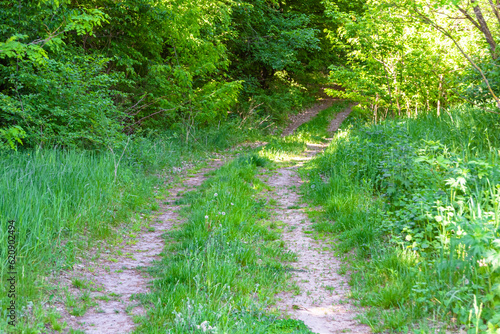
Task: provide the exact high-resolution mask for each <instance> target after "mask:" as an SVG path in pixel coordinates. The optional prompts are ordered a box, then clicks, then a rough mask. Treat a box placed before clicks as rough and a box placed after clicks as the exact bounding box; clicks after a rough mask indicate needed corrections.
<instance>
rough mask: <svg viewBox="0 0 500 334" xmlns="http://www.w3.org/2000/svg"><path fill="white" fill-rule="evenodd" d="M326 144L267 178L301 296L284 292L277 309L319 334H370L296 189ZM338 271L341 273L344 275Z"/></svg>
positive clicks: (342, 116) (345, 276)
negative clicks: (314, 235)
mask: <svg viewBox="0 0 500 334" xmlns="http://www.w3.org/2000/svg"><path fill="white" fill-rule="evenodd" d="M350 111H351V108H350V107H349V108H347V109H346V110H345V111H343V112H342V113H339V114H338V116H337V118H336V119H335V120H334V121H332V123H331V124H330V128H329V129H331V130H330V131H336V130H337V129H338V127H339V126H340V124H341V122H342V121H343V120H344V119H345V118H346V117H347V115H348V114H349V113H350ZM325 147H326V145H308V150H307V151H306V152H305V154H304V156H303V157H302V158H301V159H297V160H298V161H300V162H298V164H297V165H296V166H292V167H285V168H281V169H278V170H276V171H275V172H274V173H273V174H272V176H270V177H269V179H268V180H267V184H269V185H270V186H272V187H273V188H274V193H273V195H272V196H273V197H274V198H275V199H276V200H277V202H278V209H277V210H276V216H275V219H276V220H281V221H283V222H286V223H287V225H288V229H287V230H286V231H285V232H284V233H283V239H284V240H285V241H286V244H287V247H288V248H289V249H290V250H291V251H293V252H294V253H296V254H297V256H298V259H297V262H294V263H290V265H291V266H293V271H292V272H293V279H294V281H295V283H296V284H297V286H298V287H299V288H300V293H298V294H292V293H283V294H281V295H279V296H277V297H278V299H280V301H279V303H278V305H277V306H278V308H279V309H280V310H282V311H283V312H285V313H288V314H289V315H290V316H291V317H292V318H295V319H299V320H302V321H304V323H305V324H306V325H307V326H309V327H310V328H311V330H312V331H313V332H315V333H321V334H323V333H371V331H370V328H369V327H368V326H365V325H361V324H359V323H358V322H357V321H356V320H355V319H354V318H355V316H356V315H357V314H358V312H357V309H356V308H355V307H354V306H353V305H351V304H350V303H349V302H348V300H347V295H348V293H349V287H348V283H347V282H348V281H349V276H348V273H347V271H346V270H345V269H342V260H341V259H339V258H337V257H336V256H335V255H334V254H333V253H332V252H331V250H330V249H331V247H330V246H328V245H326V244H324V243H323V242H322V241H316V240H314V239H313V238H311V237H310V236H311V233H312V229H311V225H312V223H311V222H310V220H309V218H308V216H307V214H306V212H305V211H304V208H301V207H299V204H300V203H301V200H300V195H299V194H298V193H297V187H298V186H299V185H300V184H302V180H301V179H300V177H299V175H298V174H297V169H298V168H299V167H300V165H301V164H302V163H303V161H305V160H309V159H311V158H312V157H313V156H314V155H315V154H317V153H318V152H321V151H322V150H323V149H324V148H325ZM339 272H342V273H343V275H341V274H340V273H339Z"/></svg>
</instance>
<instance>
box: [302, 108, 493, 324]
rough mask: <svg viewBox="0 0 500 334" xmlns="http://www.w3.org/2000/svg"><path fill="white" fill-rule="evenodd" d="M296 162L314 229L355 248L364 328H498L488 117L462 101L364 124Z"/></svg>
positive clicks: (353, 123)
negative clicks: (315, 213) (312, 206)
mask: <svg viewBox="0 0 500 334" xmlns="http://www.w3.org/2000/svg"><path fill="white" fill-rule="evenodd" d="M359 116H360V115H359V114H358V115H356V114H355V115H353V116H352V117H351V118H350V119H348V121H347V122H346V123H345V124H344V125H343V129H342V131H340V132H339V133H338V134H337V135H336V137H335V138H334V140H333V142H332V143H331V145H330V147H329V148H328V149H327V151H326V152H325V154H324V155H322V156H321V157H318V158H317V159H316V160H315V161H313V162H312V163H311V165H309V166H307V168H306V170H307V172H308V173H309V175H310V176H309V179H310V186H308V187H304V191H305V192H306V193H307V195H308V197H309V198H310V199H311V200H312V201H314V203H316V204H321V205H323V207H324V209H325V217H324V219H323V220H322V221H320V222H318V223H317V224H316V226H315V227H316V230H317V231H318V232H320V233H322V234H330V235H332V236H335V237H336V238H337V239H338V240H339V249H340V250H343V251H345V252H347V251H349V250H351V249H353V248H354V249H356V250H357V255H358V259H359V261H358V262H356V264H355V265H354V270H355V274H354V275H353V284H354V287H353V295H354V296H355V297H356V298H359V299H360V301H361V304H362V305H364V306H372V307H373V308H372V309H371V310H370V311H369V312H367V314H366V316H365V319H364V321H365V322H366V323H368V324H370V325H371V326H372V328H373V329H374V330H375V331H385V330H392V331H403V332H407V331H409V330H413V331H415V332H426V331H434V330H436V328H437V329H439V328H441V327H443V326H444V327H446V326H449V327H452V328H453V327H455V328H458V327H460V326H465V327H467V328H468V329H469V332H471V333H477V332H486V331H490V332H492V333H493V332H495V331H497V330H498V329H499V328H500V316H499V315H500V290H499V288H500V275H499V274H500V271H499V264H500V229H499V217H500V215H499V214H500V212H499V201H500V186H499V183H500V168H499V167H498V166H499V163H500V157H499V153H500V152H499V143H500V129H499V123H500V120H499V119H498V118H497V117H496V115H491V114H484V113H483V112H481V111H479V110H475V109H473V108H470V107H466V106H463V107H458V108H455V109H452V110H449V111H448V112H447V113H446V114H444V115H443V116H441V117H437V116H436V115H433V114H430V113H429V114H425V115H420V116H419V117H417V118H415V119H406V120H392V121H391V120H388V121H385V122H383V123H382V124H379V125H373V124H369V123H368V124H367V123H364V121H363V120H362V117H359Z"/></svg>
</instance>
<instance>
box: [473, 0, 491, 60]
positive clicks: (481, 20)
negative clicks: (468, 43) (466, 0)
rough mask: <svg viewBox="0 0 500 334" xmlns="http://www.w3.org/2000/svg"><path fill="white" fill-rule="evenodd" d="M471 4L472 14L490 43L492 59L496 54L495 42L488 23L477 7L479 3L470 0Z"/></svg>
mask: <svg viewBox="0 0 500 334" xmlns="http://www.w3.org/2000/svg"><path fill="white" fill-rule="evenodd" d="M470 2H471V4H472V6H473V7H474V14H476V18H477V21H478V22H479V25H480V26H481V31H482V32H483V35H484V37H485V38H486V41H487V42H488V44H489V45H490V49H491V56H492V58H493V59H496V58H497V55H496V48H497V44H496V43H495V40H494V39H493V36H492V35H491V31H490V28H489V27H488V23H486V20H485V19H484V16H483V12H482V11H481V7H479V4H478V3H477V1H476V0H470Z"/></svg>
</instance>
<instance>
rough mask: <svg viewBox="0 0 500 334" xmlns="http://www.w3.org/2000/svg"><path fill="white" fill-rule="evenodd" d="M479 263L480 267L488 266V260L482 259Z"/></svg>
mask: <svg viewBox="0 0 500 334" xmlns="http://www.w3.org/2000/svg"><path fill="white" fill-rule="evenodd" d="M477 263H479V266H480V267H486V266H487V265H488V264H487V263H486V259H481V260H478V261H477Z"/></svg>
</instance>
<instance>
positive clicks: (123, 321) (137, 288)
mask: <svg viewBox="0 0 500 334" xmlns="http://www.w3.org/2000/svg"><path fill="white" fill-rule="evenodd" d="M222 164H223V161H222V160H220V159H215V160H212V161H210V162H209V166H208V167H206V168H203V169H201V170H199V171H198V172H197V173H195V174H194V175H191V176H189V177H188V178H187V179H186V180H185V181H184V182H183V184H182V185H179V186H176V187H174V188H172V189H170V190H169V194H170V196H169V197H168V198H166V199H165V200H164V201H163V203H168V204H161V205H160V210H159V212H161V214H160V215H159V216H158V217H157V219H156V222H154V223H152V224H151V225H150V226H149V228H148V229H147V230H143V231H141V232H139V233H138V235H137V236H136V238H134V239H128V240H125V241H124V242H123V244H124V245H125V246H124V247H123V248H122V249H121V252H122V253H123V254H124V256H120V257H107V256H102V257H101V259H99V260H97V261H94V262H87V263H84V264H82V265H78V266H77V267H76V268H75V270H73V271H72V272H68V273H66V274H64V275H63V277H61V282H62V284H65V285H66V286H67V287H68V288H69V290H70V293H71V294H72V295H73V296H78V295H81V291H79V289H78V288H77V287H75V286H74V283H72V282H74V280H75V279H78V280H79V281H80V282H91V289H90V291H92V292H90V296H89V297H90V298H91V300H93V301H95V303H96V304H94V306H93V307H91V308H89V309H88V310H87V312H85V314H84V315H83V316H73V315H69V314H68V311H67V308H68V303H67V302H66V303H58V304H57V305H56V307H57V309H58V311H59V312H61V314H64V318H65V319H64V320H65V321H66V322H67V323H68V327H67V330H69V328H73V329H78V330H82V331H84V332H85V333H87V334H92V333H95V334H103V333H106V334H111V333H129V332H131V331H132V330H133V329H134V328H135V326H136V325H135V323H134V321H133V317H134V315H140V314H143V313H144V309H143V308H142V307H141V306H140V303H139V302H138V301H135V300H133V299H131V297H133V295H135V294H140V293H147V292H149V288H148V282H149V281H150V279H151V278H150V277H149V276H148V275H147V274H145V273H144V272H143V271H142V270H141V267H148V266H150V265H151V264H152V261H154V260H158V259H159V258H160V257H159V254H160V253H161V252H162V251H163V249H164V247H165V243H164V239H163V237H162V235H163V234H164V233H165V232H166V231H168V230H170V229H171V228H172V226H173V225H174V224H178V223H179V217H178V214H177V211H178V209H180V207H179V206H177V205H174V204H173V203H174V202H175V200H176V199H177V198H178V196H179V194H180V193H183V192H185V191H191V190H193V189H194V188H195V187H197V186H199V185H201V183H202V182H203V181H204V180H205V179H206V177H205V174H206V173H207V172H209V171H212V170H214V169H217V168H219V167H220V166H221V165H222ZM104 255H105V254H104Z"/></svg>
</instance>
